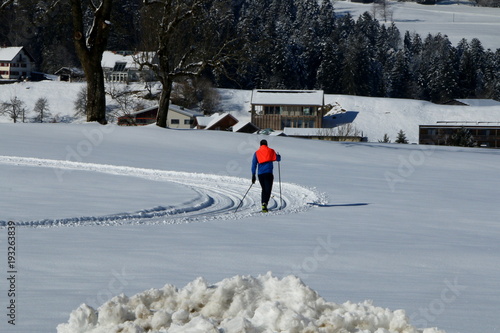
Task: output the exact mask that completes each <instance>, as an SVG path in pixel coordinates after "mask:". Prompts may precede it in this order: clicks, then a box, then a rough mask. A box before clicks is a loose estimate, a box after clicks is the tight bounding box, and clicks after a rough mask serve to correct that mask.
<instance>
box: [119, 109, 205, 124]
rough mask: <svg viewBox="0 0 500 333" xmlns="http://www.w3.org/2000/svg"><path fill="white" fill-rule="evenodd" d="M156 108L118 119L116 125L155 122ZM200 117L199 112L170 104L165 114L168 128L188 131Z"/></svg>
mask: <svg viewBox="0 0 500 333" xmlns="http://www.w3.org/2000/svg"><path fill="white" fill-rule="evenodd" d="M157 115H158V106H153V107H150V108H146V109H143V110H140V111H137V112H133V113H131V114H128V115H124V116H121V117H118V125H121V126H143V125H150V124H154V123H155V122H156V116H157ZM198 116H202V113H201V112H197V111H193V110H189V109H184V108H182V107H180V106H177V105H173V104H170V106H169V108H168V114H167V126H168V127H169V128H182V129H189V128H193V127H194V123H195V118H196V117H198Z"/></svg>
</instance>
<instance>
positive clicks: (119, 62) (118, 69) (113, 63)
mask: <svg viewBox="0 0 500 333" xmlns="http://www.w3.org/2000/svg"><path fill="white" fill-rule="evenodd" d="M142 54H145V53H141V52H137V53H134V52H128V51H121V52H113V51H104V53H103V55H102V61H101V66H102V69H103V71H104V77H105V78H106V80H107V81H108V82H135V81H139V80H140V76H141V75H150V76H152V75H153V72H152V71H151V70H150V69H147V68H143V69H142V70H141V69H140V66H139V65H138V63H137V60H138V59H139V58H140V57H141V55H142Z"/></svg>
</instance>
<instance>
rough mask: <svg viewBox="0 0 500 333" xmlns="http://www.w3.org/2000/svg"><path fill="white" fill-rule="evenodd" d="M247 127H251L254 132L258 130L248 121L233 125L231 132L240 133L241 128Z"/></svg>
mask: <svg viewBox="0 0 500 333" xmlns="http://www.w3.org/2000/svg"><path fill="white" fill-rule="evenodd" d="M247 125H249V126H253V127H254V128H255V130H256V131H257V130H258V127H257V126H255V125H254V124H252V122H250V121H239V122H238V123H237V124H235V125H234V126H233V132H238V131H240V130H241V129H242V128H243V127H245V126H247Z"/></svg>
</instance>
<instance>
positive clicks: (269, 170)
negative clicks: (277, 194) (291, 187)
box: [252, 140, 281, 213]
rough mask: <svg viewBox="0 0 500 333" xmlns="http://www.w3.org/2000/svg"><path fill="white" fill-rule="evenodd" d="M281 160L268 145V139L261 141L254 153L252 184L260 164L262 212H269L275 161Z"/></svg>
mask: <svg viewBox="0 0 500 333" xmlns="http://www.w3.org/2000/svg"><path fill="white" fill-rule="evenodd" d="M274 161H278V162H279V161H281V156H280V155H279V154H277V153H276V152H275V151H274V149H271V148H269V147H268V146H267V141H266V140H261V141H260V148H259V149H258V150H257V151H256V152H255V153H254V154H253V158H252V184H255V181H256V177H255V171H257V166H258V176H259V183H260V186H261V187H262V194H261V202H262V212H264V213H267V212H268V209H267V204H268V203H269V198H271V191H272V189H273V181H274V175H273V162H274Z"/></svg>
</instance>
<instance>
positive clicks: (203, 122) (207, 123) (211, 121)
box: [196, 113, 238, 129]
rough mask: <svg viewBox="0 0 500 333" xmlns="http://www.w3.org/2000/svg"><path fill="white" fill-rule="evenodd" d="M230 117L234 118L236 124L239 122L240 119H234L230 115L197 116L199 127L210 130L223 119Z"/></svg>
mask: <svg viewBox="0 0 500 333" xmlns="http://www.w3.org/2000/svg"><path fill="white" fill-rule="evenodd" d="M226 117H230V118H233V119H234V120H235V121H236V123H237V122H238V119H236V118H234V116H232V115H231V114H230V113H214V114H213V115H211V116H208V117H207V116H197V117H196V121H197V122H198V125H199V126H201V127H205V129H210V128H212V127H213V126H215V125H216V124H217V123H218V122H219V121H221V120H222V119H224V118H226Z"/></svg>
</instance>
